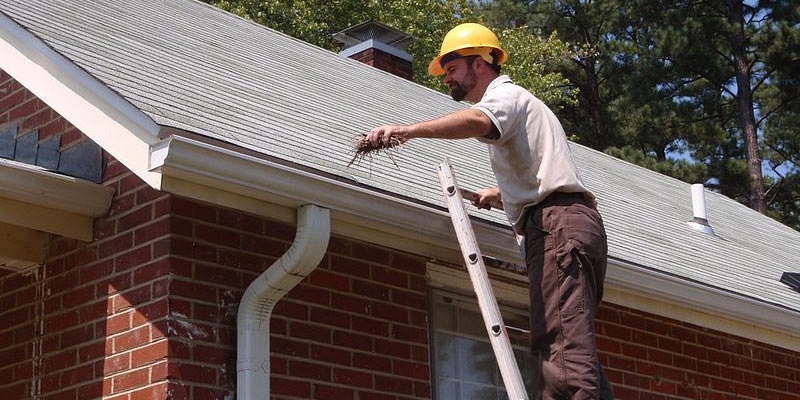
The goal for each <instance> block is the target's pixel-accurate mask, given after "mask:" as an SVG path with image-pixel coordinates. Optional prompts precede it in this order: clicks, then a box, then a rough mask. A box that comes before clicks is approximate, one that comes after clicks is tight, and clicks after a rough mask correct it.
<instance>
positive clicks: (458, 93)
mask: <svg viewBox="0 0 800 400" xmlns="http://www.w3.org/2000/svg"><path fill="white" fill-rule="evenodd" d="M473 88H475V71H473V70H472V68H471V67H470V69H469V70H468V71H467V76H466V77H465V79H464V84H463V85H462V84H461V82H458V81H456V82H455V86H451V87H450V97H452V98H453V100H455V101H461V100H464V98H465V97H467V93H469V91H470V90H472V89H473Z"/></svg>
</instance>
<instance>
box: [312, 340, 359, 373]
mask: <svg viewBox="0 0 800 400" xmlns="http://www.w3.org/2000/svg"><path fill="white" fill-rule="evenodd" d="M351 355H352V353H350V352H349V351H347V350H342V349H337V348H334V347H329V346H323V345H319V344H312V345H311V359H313V360H315V361H320V362H329V363H335V364H338V365H345V366H348V365H351V364H350V358H351ZM360 368H366V367H360Z"/></svg>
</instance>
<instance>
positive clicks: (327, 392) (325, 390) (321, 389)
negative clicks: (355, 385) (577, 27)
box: [314, 385, 355, 400]
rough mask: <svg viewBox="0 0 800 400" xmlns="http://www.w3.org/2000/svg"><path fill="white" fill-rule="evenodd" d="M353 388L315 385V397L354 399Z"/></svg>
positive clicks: (329, 399)
mask: <svg viewBox="0 0 800 400" xmlns="http://www.w3.org/2000/svg"><path fill="white" fill-rule="evenodd" d="M354 396H355V392H354V391H353V389H347V388H342V387H334V386H325V385H314V399H318V400H353V399H354V398H355V397H354Z"/></svg>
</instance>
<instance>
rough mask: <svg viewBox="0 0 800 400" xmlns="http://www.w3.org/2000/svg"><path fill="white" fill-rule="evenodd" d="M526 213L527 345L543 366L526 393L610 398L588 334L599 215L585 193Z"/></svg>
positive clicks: (600, 237)
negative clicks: (528, 331)
mask: <svg viewBox="0 0 800 400" xmlns="http://www.w3.org/2000/svg"><path fill="white" fill-rule="evenodd" d="M526 218H527V221H526V225H525V258H526V260H525V263H526V264H527V267H528V275H529V278H530V296H531V303H530V304H531V351H532V353H533V359H534V361H535V362H538V364H539V366H540V367H541V368H540V369H539V371H540V376H538V377H536V378H538V379H534V382H535V387H534V388H533V390H534V393H533V394H532V395H533V397H534V398H535V397H537V396H539V395H541V398H542V399H544V400H550V399H613V398H614V395H613V392H612V390H611V385H610V384H609V383H608V380H607V379H606V376H605V373H604V372H603V369H602V367H601V366H600V363H599V362H598V360H597V347H596V343H595V332H594V316H595V311H596V309H597V306H598V305H599V304H600V300H601V299H602V297H603V279H604V278H605V273H606V253H607V244H606V233H605V228H604V227H603V221H602V219H601V217H600V214H599V213H598V212H597V209H596V208H595V207H594V204H593V203H592V202H591V201H590V200H588V199H587V198H586V197H585V196H584V195H583V194H578V193H558V192H557V193H553V194H551V195H550V196H548V197H547V198H546V199H545V200H544V201H543V202H542V203H540V204H537V205H536V206H534V207H532V208H530V209H529V210H528V211H527V215H526Z"/></svg>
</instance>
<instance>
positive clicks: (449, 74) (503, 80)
mask: <svg viewBox="0 0 800 400" xmlns="http://www.w3.org/2000/svg"><path fill="white" fill-rule="evenodd" d="M507 59H508V53H507V52H506V51H505V50H503V49H502V47H501V46H500V42H499V40H498V39H497V36H495V35H494V33H492V31H490V30H489V29H488V28H486V27H484V26H482V25H479V24H474V23H466V24H461V25H459V26H457V27H455V28H453V29H452V30H450V32H448V33H447V35H446V36H445V38H444V40H443V42H442V47H441V51H440V53H439V56H437V57H436V58H434V59H433V61H431V63H430V65H429V66H428V72H430V74H431V75H442V74H444V75H445V76H444V83H445V84H447V85H448V86H449V87H450V91H451V95H452V97H453V99H454V100H456V101H461V100H467V101H470V102H473V103H475V104H474V105H473V106H472V107H471V108H469V109H465V110H460V111H457V112H454V113H452V114H448V115H445V116H443V117H440V118H437V119H434V120H430V121H425V122H420V123H417V124H413V125H384V126H380V127H377V128H374V129H372V130H371V131H370V132H369V134H368V135H367V139H368V140H369V141H371V142H372V143H373V144H375V145H377V144H378V143H379V142H381V141H382V142H383V143H384V145H385V146H388V145H389V142H390V139H391V138H392V137H395V138H397V139H399V140H400V141H401V142H404V141H406V140H409V139H413V138H440V139H464V138H471V137H475V138H477V139H478V140H480V141H482V142H485V143H486V144H487V145H488V149H489V156H490V159H491V163H492V169H493V170H494V173H495V177H496V179H497V184H498V187H497V188H488V189H481V190H479V191H478V195H479V198H478V200H477V201H475V202H474V203H475V205H476V206H477V207H481V208H489V204H490V203H492V202H497V201H500V200H501V199H502V204H503V208H504V209H505V213H506V215H507V216H508V219H509V221H510V222H511V224H512V225H513V227H514V231H515V232H516V233H517V234H520V235H524V236H525V263H526V265H527V268H528V276H529V279H530V298H531V304H530V308H531V350H532V352H533V356H534V360H537V359H538V360H539V362H540V365H541V368H540V371H541V374H542V378H543V382H544V383H543V387H541V388H536V390H537V393H534V396H536V395H538V394H541V396H542V398H543V399H565V398H569V399H611V398H613V393H612V391H611V387H610V385H609V383H608V381H607V379H606V377H605V374H604V373H603V369H602V368H601V366H600V363H599V362H598V359H597V351H596V344H595V332H594V316H595V311H596V309H597V306H598V305H599V303H600V300H601V299H602V295H603V280H604V278H605V271H606V252H607V246H606V234H605V229H604V227H603V222H602V219H601V217H600V214H599V213H598V212H597V209H596V207H595V200H594V196H593V195H592V194H591V192H589V190H588V189H586V187H585V186H584V185H583V182H582V181H581V179H580V176H579V174H578V171H577V168H576V166H575V163H574V161H573V160H572V155H571V153H570V150H569V146H568V144H567V139H566V136H565V134H564V130H563V128H562V127H561V124H560V122H559V121H558V119H557V118H556V116H555V115H554V114H553V112H552V111H551V110H550V109H549V108H547V106H546V105H544V103H542V102H541V101H540V100H539V99H537V98H536V97H534V96H533V95H532V94H531V93H530V92H528V91H527V90H525V89H524V88H522V87H520V86H517V85H515V84H514V83H513V82H512V81H511V79H510V78H509V77H508V76H506V75H500V67H501V65H503V63H505V61H506V60H507Z"/></svg>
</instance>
